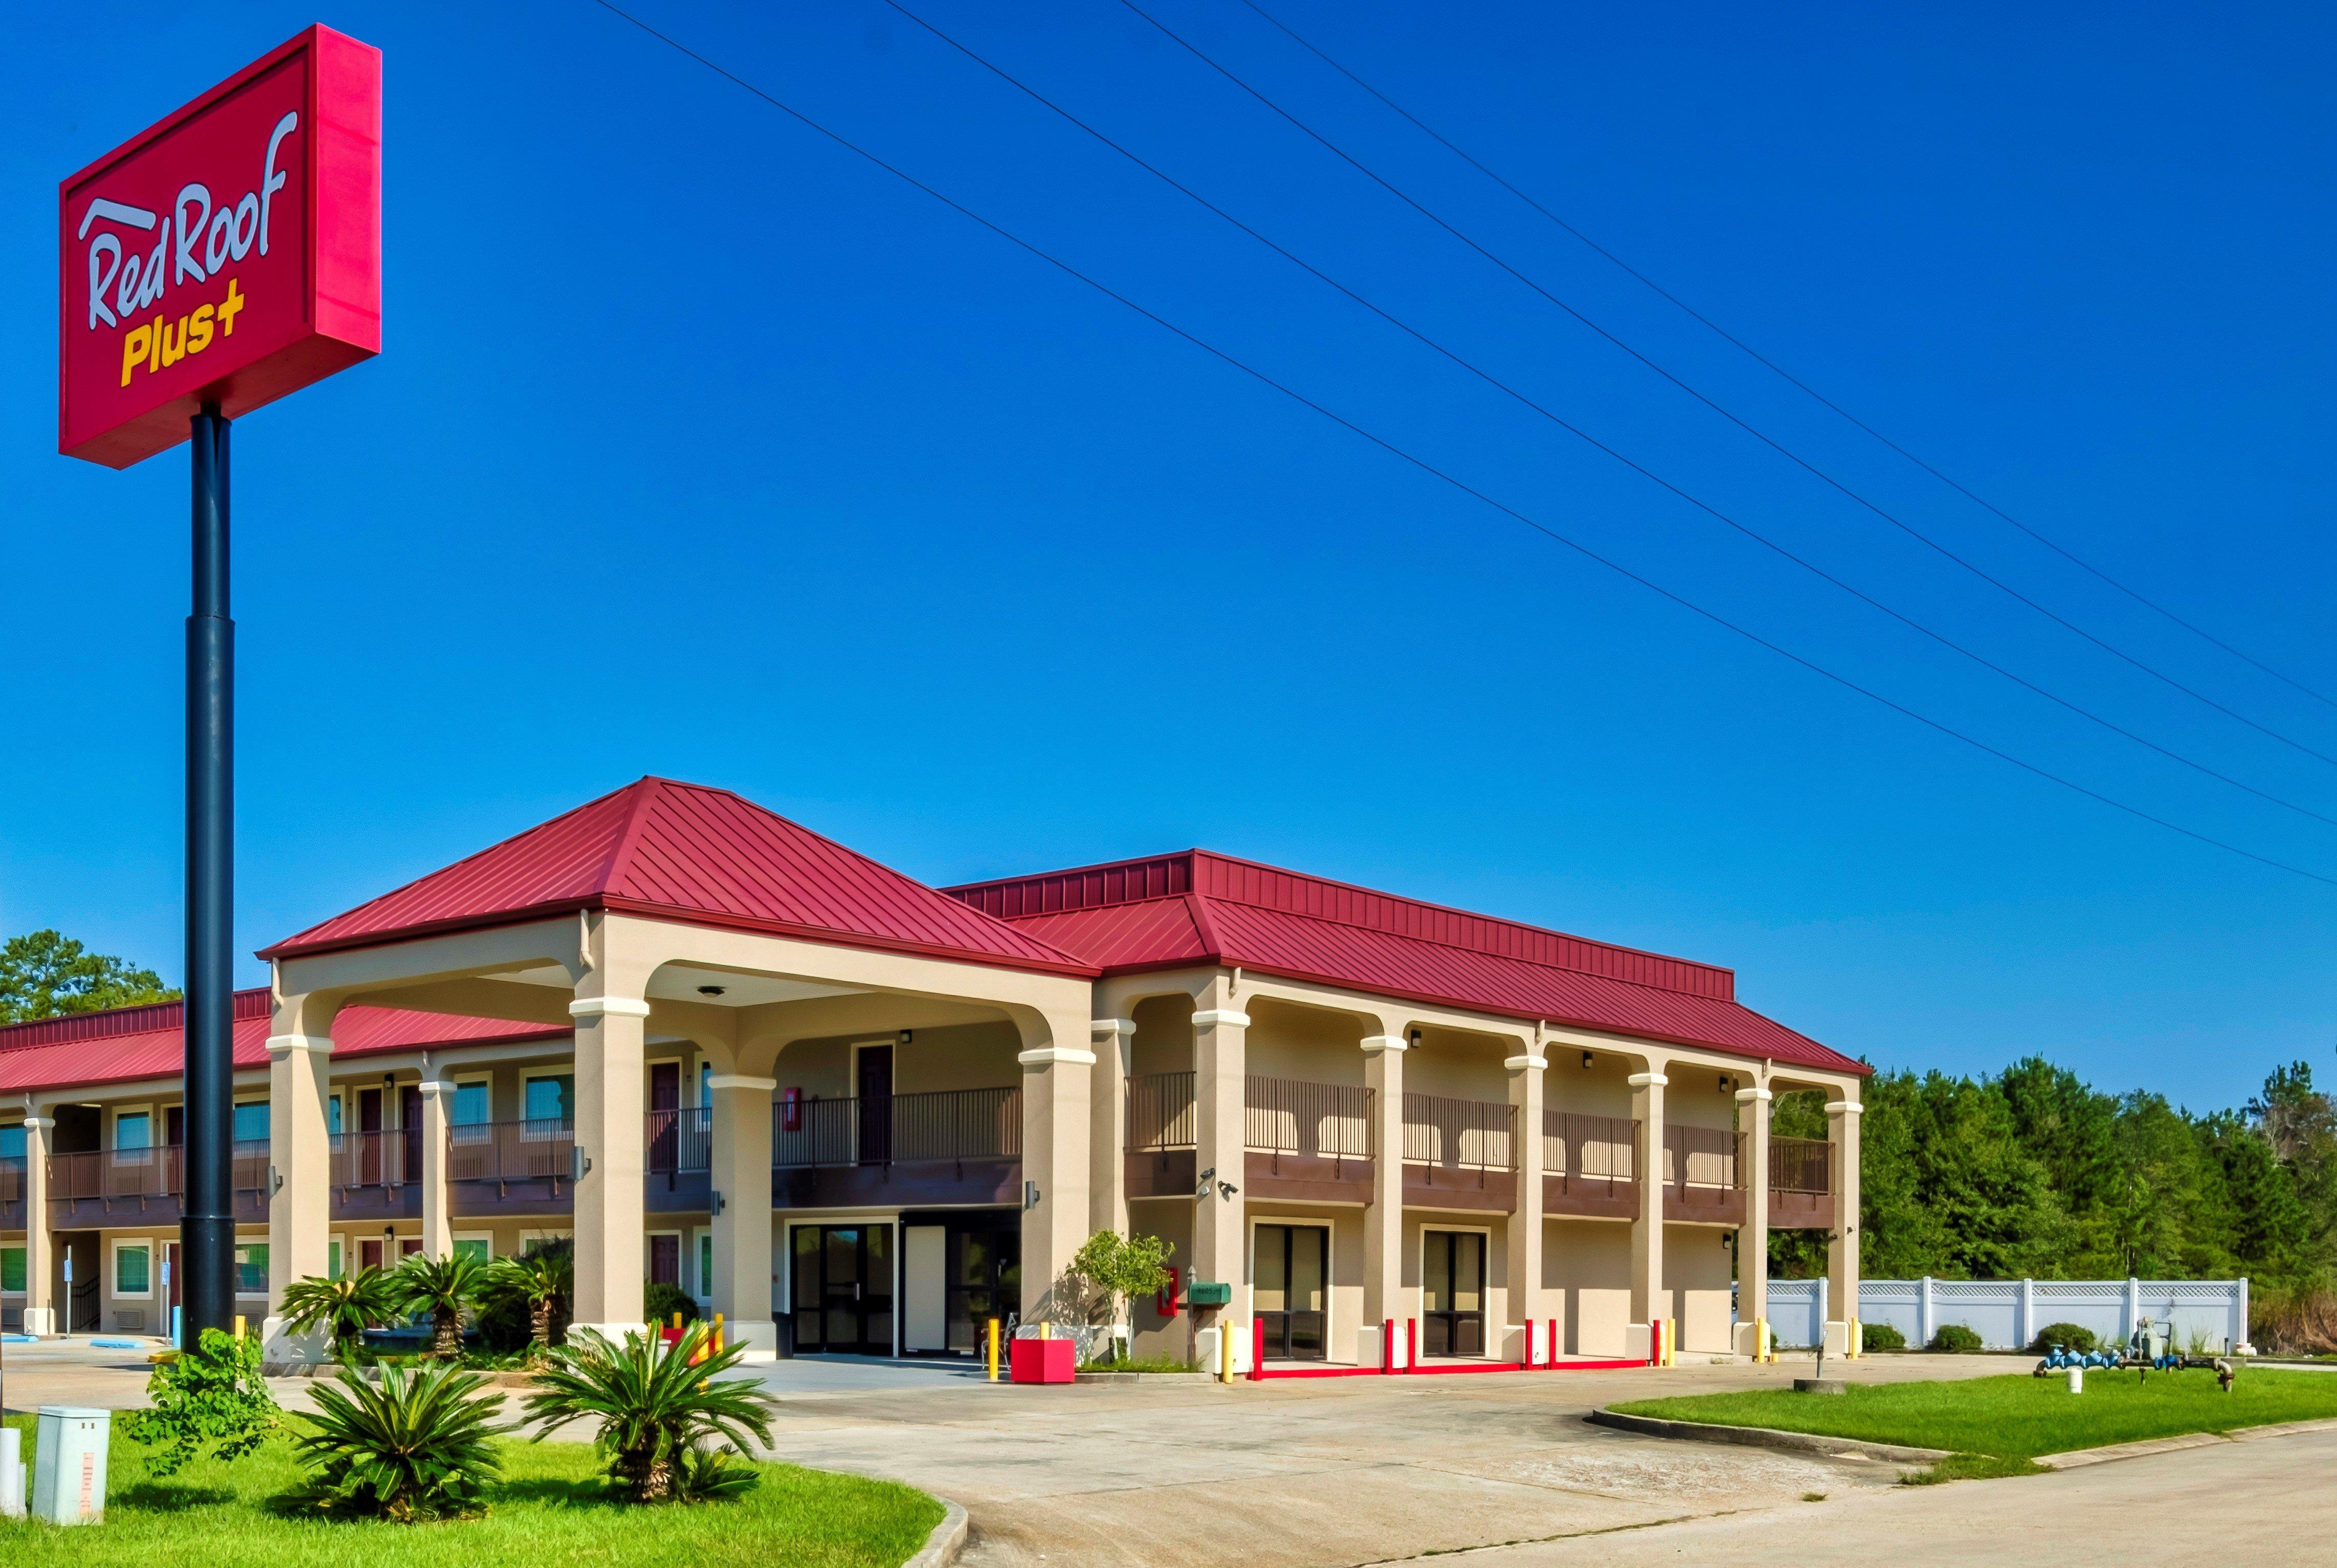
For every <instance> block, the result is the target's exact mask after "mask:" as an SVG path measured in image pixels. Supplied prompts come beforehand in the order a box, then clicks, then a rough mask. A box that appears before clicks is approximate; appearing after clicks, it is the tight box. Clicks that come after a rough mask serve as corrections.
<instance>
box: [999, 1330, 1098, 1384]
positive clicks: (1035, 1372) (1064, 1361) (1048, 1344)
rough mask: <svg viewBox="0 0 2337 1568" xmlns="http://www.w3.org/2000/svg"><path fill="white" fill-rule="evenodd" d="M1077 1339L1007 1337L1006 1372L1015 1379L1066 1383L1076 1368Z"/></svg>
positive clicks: (1077, 1363) (1024, 1381)
mask: <svg viewBox="0 0 2337 1568" xmlns="http://www.w3.org/2000/svg"><path fill="white" fill-rule="evenodd" d="M1079 1351H1080V1342H1079V1341H1078V1340H1076V1339H1010V1340H1008V1341H1007V1342H1006V1373H1007V1377H1008V1378H1009V1379H1010V1380H1011V1381H1012V1382H1016V1383H1069V1382H1070V1381H1071V1379H1072V1377H1073V1376H1074V1375H1075V1374H1076V1373H1077V1372H1078V1370H1079V1364H1080V1362H1079Z"/></svg>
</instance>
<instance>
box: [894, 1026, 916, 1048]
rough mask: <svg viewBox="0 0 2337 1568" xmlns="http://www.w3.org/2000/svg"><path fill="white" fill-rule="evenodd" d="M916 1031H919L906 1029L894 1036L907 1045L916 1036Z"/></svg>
mask: <svg viewBox="0 0 2337 1568" xmlns="http://www.w3.org/2000/svg"><path fill="white" fill-rule="evenodd" d="M916 1033H917V1032H916V1031H915V1030H914V1029H904V1030H902V1031H901V1032H900V1034H896V1035H895V1036H894V1038H895V1039H896V1040H898V1041H899V1042H900V1043H901V1044H904V1045H906V1044H908V1043H909V1042H910V1041H911V1040H912V1039H914V1038H915V1037H916Z"/></svg>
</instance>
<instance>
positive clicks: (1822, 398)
mask: <svg viewBox="0 0 2337 1568" xmlns="http://www.w3.org/2000/svg"><path fill="white" fill-rule="evenodd" d="M1241 3H1242V4H1243V5H1247V6H1248V7H1249V8H1250V9H1251V10H1252V11H1255V12H1256V13H1257V15H1259V16H1261V17H1263V18H1264V19H1265V20H1266V22H1267V23H1268V24H1270V25H1272V26H1273V27H1274V28H1275V29H1276V31H1278V32H1280V33H1281V34H1284V35H1285V36H1286V37H1287V38H1289V39H1290V41H1291V42H1293V43H1294V44H1297V45H1298V46H1299V47H1300V48H1302V49H1304V50H1305V51H1306V52H1307V53H1308V54H1312V55H1314V56H1315V58H1316V59H1317V60H1320V61H1321V62H1323V64H1325V65H1328V66H1329V67H1330V68H1331V69H1332V70H1334V71H1336V72H1337V73H1339V74H1340V75H1342V76H1345V78H1346V79H1347V80H1348V81H1350V82H1353V83H1354V84H1355V85H1356V86H1358V87H1360V88H1362V89H1363V90H1364V92H1366V93H1370V94H1371V95H1372V96H1373V97H1374V98H1376V99H1378V100H1379V101H1380V102H1381V103H1384V104H1385V105H1387V107H1388V108H1390V109H1392V110H1393V111H1394V112H1395V113H1397V114H1398V115H1400V116H1401V117H1402V118H1403V119H1405V120H1407V121H1409V122H1411V123H1412V124H1413V126H1414V127H1416V128H1417V129H1418V130H1419V131H1420V132H1422V133H1423V135H1425V136H1427V137H1428V138H1429V139H1430V140H1431V141H1433V142H1435V143H1436V144H1437V145H1438V146H1440V147H1442V148H1443V149H1444V150H1445V151H1446V152H1450V153H1452V155H1453V156H1454V157H1455V158H1458V159H1460V160H1461V162H1463V163H1466V164H1467V165H1469V167H1470V168H1472V169H1474V170H1475V171H1477V172H1478V173H1480V174H1482V175H1483V176H1484V177H1485V178H1486V179H1488V180H1491V181H1492V182H1493V183H1494V184H1496V185H1499V186H1500V187H1501V189H1502V190H1504V191H1508V192H1509V193H1510V194H1511V195H1512V196H1514V197H1516V198H1517V199H1518V200H1519V201H1522V202H1524V203H1525V204H1526V205H1527V206H1529V207H1530V208H1532V209H1533V210H1534V211H1537V212H1539V213H1540V214H1541V215H1542V216H1543V217H1545V218H1547V219H1549V220H1550V221H1551V222H1552V223H1555V224H1557V225H1558V226H1559V228H1560V229H1562V230H1565V231H1566V232H1567V233H1569V234H1570V235H1572V236H1573V237H1574V238H1575V239H1577V240H1580V241H1581V242H1582V243H1583V244H1584V245H1585V246H1587V247H1588V248H1589V250H1591V251H1592V252H1594V253H1595V254H1597V255H1598V256H1599V257H1601V258H1603V259H1604V260H1608V261H1610V262H1612V263H1613V264H1614V265H1615V266H1616V267H1618V268H1619V269H1620V270H1622V271H1623V272H1624V273H1626V274H1627V275H1628V276H1629V277H1630V278H1631V279H1634V280H1635V281H1637V282H1638V283H1640V284H1642V285H1644V286H1645V287H1646V288H1648V289H1649V290H1651V291H1652V292H1654V293H1655V295H1656V296H1657V298H1659V299H1663V300H1664V301H1665V302H1666V303H1667V304H1669V305H1671V306H1673V307H1675V308H1676V309H1679V310H1680V311H1681V312H1683V313H1684V314H1686V315H1687V317H1688V319H1691V320H1693V321H1695V322H1696V323H1697V325H1699V326H1701V327H1703V328H1706V330H1708V331H1710V332H1711V333H1713V334H1714V335H1715V336H1716V337H1717V338H1720V339H1721V341H1723V342H1725V343H1726V344H1728V345H1729V346H1730V347H1731V348H1736V349H1737V350H1739V351H1740V352H1742V353H1744V354H1745V355H1746V356H1747V357H1749V358H1751V359H1752V360H1753V361H1754V362H1755V364H1757V365H1759V366H1761V367H1762V368H1764V369H1765V370H1768V371H1769V372H1770V373H1772V374H1773V375H1775V376H1777V377H1780V378H1781V379H1783V380H1784V381H1785V382H1786V383H1787V384H1788V385H1789V386H1791V387H1794V389H1795V390H1797V391H1799V392H1801V393H1803V394H1804V396H1806V397H1810V398H1811V399H1812V400H1814V402H1816V403H1817V404H1818V405H1819V407H1823V408H1824V409H1826V410H1827V411H1829V412H1830V413H1833V414H1834V415H1836V416H1838V417H1841V418H1842V419H1843V420H1845V421H1847V422H1848V423H1849V424H1850V425H1852V426H1853V427H1855V428H1856V429H1858V430H1860V431H1863V433H1865V434H1866V435H1868V436H1873V438H1874V439H1875V440H1876V441H1879V442H1881V443H1882V445H1883V446H1887V447H1889V448H1890V449H1891V450H1892V452H1895V453H1897V454H1898V455H1899V456H1901V457H1903V458H1905V459H1906V460H1907V461H1908V462H1910V463H1912V464H1913V465H1914V466H1916V467H1918V468H1921V470H1922V471H1923V472H1924V473H1926V474H1929V475H1931V477H1932V478H1934V479H1936V480H1938V481H1939V482H1940V483H1941V484H1942V485H1946V486H1947V487H1948V488H1949V489H1951V490H1953V491H1954V492H1955V493H1956V494H1957V495H1961V496H1962V497H1963V498H1964V499H1965V500H1967V501H1970V502H1971V503H1972V504H1973V505H1976V506H1979V507H1980V508H1982V509H1983V510H1985V511H1988V512H1991V513H1994V514H1995V515H1997V516H1998V517H2000V518H2002V519H2003V520H2004V521H2005V522H2007V523H2009V524H2012V526H2014V527H2015V528H2018V529H2019V530H2020V532H2022V533H2023V534H2028V535H2029V537H2030V538H2031V539H2034V540H2035V541H2037V543H2038V544H2042V545H2043V546H2045V548H2047V549H2048V550H2050V551H2051V552H2053V554H2056V555H2058V556H2060V557H2061V558H2062V559H2063V560H2065V561H2067V562H2068V563H2069V564H2072V565H2074V566H2077V567H2079V568H2081V569H2083V570H2084V571H2087V572H2089V573H2092V574H2093V575H2094V576H2096V577H2097V578H2099V579H2100V580H2101V581H2102V582H2104V583H2108V584H2109V585H2110V586H2111V587H2113V588H2115V589H2117V591H2118V592H2119V593H2123V594H2125V595H2126V596H2127V598H2129V599H2131V600H2133V601H2134V602H2135V603H2137V604H2140V605H2142V606H2143V607H2144V608H2146V609H2147V610H2151V611H2154V612H2156V613H2158V614H2160V615H2163V616H2165V617H2166V619H2167V620H2169V621H2171V622H2174V623H2175V624H2176V625H2177V626H2180V627H2181V628H2183V630H2184V631H2185V632H2190V633H2191V634H2192V635H2193V636H2195V637H2197V638H2200V639H2201V640H2203V641H2205V642H2210V643H2213V644H2214V645H2215V647H2218V648H2220V649H2222V650H2223V651H2224V652H2226V653H2229V654H2230V655H2231V656H2232V657H2233V658H2234V659H2237V660H2239V661H2240V662H2242V663H2244V664H2248V665H2253V666H2254V668H2256V669H2257V670H2260V671H2263V672H2264V673H2265V674H2267V675H2269V676H2271V677H2272V678H2273V680H2275V681H2281V682H2283V684H2285V685H2289V686H2293V687H2294V688H2295V689H2296V690H2297V691H2302V692H2303V693H2304V694H2305V695H2306V696H2307V697H2310V698H2312V699H2313V701H2316V702H2323V703H2326V704H2328V705H2329V706H2330V707H2332V708H2337V698H2330V697H2326V696H2323V695H2322V693H2321V692H2319V691H2314V690H2313V688H2312V687H2310V686H2307V685H2306V684H2304V682H2303V681H2299V680H2297V679H2295V678H2294V677H2293V676H2291V675H2286V674H2283V673H2282V672H2281V671H2278V670H2275V669H2273V667H2272V666H2271V665H2269V664H2266V663H2265V662H2263V661H2262V660H2260V659H2257V658H2254V656H2252V655H2250V654H2247V653H2244V652H2241V651H2240V650H2239V649H2237V648H2234V647H2233V646H2232V645H2231V644H2230V643H2229V642H2225V641H2224V640H2223V639H2222V638H2220V637H2218V636H2216V635H2215V633H2214V632H2209V631H2206V630H2205V628H2203V627H2200V626H2197V625H2195V624H2194V623H2193V622H2189V621H2186V620H2185V619H2184V618H2183V617H2182V616H2180V615H2177V614H2176V613H2175V612H2174V611H2172V610H2169V609H2168V608H2167V607H2166V605H2164V604H2161V603H2158V602H2157V601H2156V600H2155V599H2151V598H2147V597H2146V596H2145V595H2144V594H2142V593H2138V592H2137V591H2136V590H2135V589H2133V588H2130V587H2128V586H2127V584H2126V583H2121V582H2119V581H2118V580H2117V578H2115V577H2113V576H2111V575H2110V574H2109V573H2107V572H2105V571H2103V570H2102V569H2101V568H2100V567H2098V566H2096V565H2095V564H2093V563H2091V562H2089V561H2087V560H2085V559H2084V558H2083V557H2081V556H2079V555H2078V554H2074V553H2073V552H2071V551H2069V550H2067V549H2065V548H2063V547H2062V546H2061V545H2059V544H2056V543H2055V542H2054V541H2053V540H2051V539H2049V538H2047V537H2046V536H2045V535H2044V534H2040V533H2039V532H2038V531H2037V530H2036V529H2034V528H2032V527H2030V526H2029V524H2026V523H2023V522H2022V521H2021V520H2020V519H2019V518H2018V517H2015V516H2014V515H2012V514H2011V513H2009V512H2007V511H2005V510H2004V509H2003V508H2002V507H2000V506H1999V505H1996V503H1994V502H1993V501H1990V500H1989V499H1988V498H1987V497H1985V496H1982V495H1976V494H1974V493H1973V492H1972V491H1971V490H1970V489H1969V488H1967V487H1966V486H1965V485H1962V484H1961V483H1960V482H1958V481H1957V480H1955V479H1952V478H1951V477H1949V476H1948V475H1945V474H1943V473H1941V471H1940V470H1939V469H1937V468H1935V467H1933V466H1931V464H1930V463H1928V462H1926V461H1924V460H1923V459H1922V458H1921V457H1919V456H1916V455H1915V454H1914V453H1912V452H1911V451H1909V450H1908V449H1907V448H1906V447H1904V446H1901V445H1900V444H1899V443H1898V442H1896V441H1894V440H1892V438H1891V437H1890V436H1885V435H1884V434H1883V433H1882V431H1880V430H1878V429H1876V428H1875V427H1874V426H1872V425H1869V424H1868V423H1867V422H1866V421H1865V420H1863V419H1861V418H1860V417H1858V416H1857V415H1855V414H1853V413H1852V412H1851V411H1850V410H1849V409H1847V408H1844V407H1843V406H1842V405H1840V404H1839V403H1836V402H1835V401H1834V400H1833V398H1831V397H1827V396H1826V395H1825V394H1824V393H1823V392H1820V391H1819V390H1818V389H1817V388H1816V387H1813V386H1811V385H1810V384H1809V383H1808V382H1806V381H1804V380H1803V379H1802V378H1801V377H1798V376H1795V375H1794V373H1793V372H1792V371H1790V370H1788V369H1786V368H1785V367H1784V366H1782V365H1780V364H1778V363H1777V362H1776V361H1775V360H1774V359H1771V358H1769V357H1768V356H1767V355H1765V354H1764V353H1762V352H1761V351H1760V350H1759V349H1757V348H1754V347H1753V346H1752V345H1751V344H1749V343H1747V342H1745V340H1744V339H1743V338H1739V337H1737V336H1736V334H1735V333H1733V332H1731V331H1729V330H1728V329H1727V328H1725V327H1723V326H1721V325H1720V323H1719V322H1717V321H1715V320H1713V319H1711V318H1710V317H1708V316H1706V315H1705V314H1704V312H1702V311H1700V310H1698V309H1697V308H1696V307H1695V306H1693V305H1690V304H1689V303H1688V302H1687V300H1685V299H1681V298H1680V297H1679V296H1678V295H1677V294H1674V293H1673V292H1672V291H1671V290H1670V289H1666V288H1665V287H1664V286H1663V285H1662V284H1660V283H1658V282H1657V281H1656V280H1655V279H1652V278H1650V277H1648V275H1647V274H1646V273H1644V272H1642V271H1640V270H1638V268H1636V267H1634V266H1632V265H1631V264H1630V263H1629V262H1628V261H1626V260H1623V258H1621V257H1620V256H1618V255H1617V254H1615V252H1614V251H1612V250H1609V249H1607V247H1606V246H1604V245H1601V244H1600V243H1599V241H1598V240H1593V239H1592V238H1591V237H1590V236H1589V235H1588V234H1586V233H1584V232H1583V231H1582V230H1579V229H1578V228H1576V227H1575V226H1574V225H1573V224H1571V223H1569V222H1568V221H1567V220H1565V219H1563V218H1561V217H1560V216H1559V215H1558V214H1557V213H1555V212H1553V211H1550V209H1549V208H1548V207H1545V206H1543V205H1542V204H1541V203H1540V201H1535V200H1534V199H1533V198H1532V197H1531V196H1529V195H1527V194H1526V193H1525V192H1524V191H1521V190H1520V189H1518V187H1517V186H1515V185H1513V184H1511V182H1510V181H1507V180H1505V179H1503V178H1502V177H1501V175H1500V174H1498V173H1496V172H1494V171H1492V170H1491V169H1489V168H1487V167H1486V166H1485V165H1484V164H1483V163H1482V162H1479V161H1478V160H1477V159H1475V158H1473V157H1472V156H1471V155H1470V154H1469V153H1468V152H1464V151H1463V150H1462V148H1460V147H1459V146H1457V145H1456V144H1454V142H1452V140H1451V139H1450V138H1448V137H1447V136H1445V135H1444V134H1443V133H1442V132H1439V131H1438V130H1437V129H1436V128H1435V127H1433V126H1432V125H1430V124H1429V123H1428V122H1426V121H1424V120H1423V119H1421V117H1420V116H1419V115H1417V114H1414V113H1413V112H1412V111H1411V110H1409V109H1407V108H1405V107H1404V106H1403V104H1401V103H1397V102H1396V101H1395V100H1394V99H1393V98H1391V97H1389V96H1388V95H1387V94H1386V93H1383V92H1381V91H1380V90H1379V89H1378V88H1376V87H1374V86H1373V85H1372V84H1371V83H1368V82H1366V81H1364V79H1363V78H1362V77H1361V76H1358V75H1356V74H1355V73H1354V72H1353V71H1350V70H1349V69H1347V67H1346V66H1345V65H1343V64H1340V63H1339V62H1338V61H1336V60H1334V59H1333V58H1331V56H1330V55H1328V54H1325V53H1324V52H1323V51H1322V50H1321V49H1319V48H1317V47H1316V46H1315V44H1312V43H1310V42H1309V41H1308V40H1307V39H1306V38H1305V37H1304V36H1302V35H1301V34H1299V33H1297V32H1296V30H1294V29H1293V28H1292V27H1291V26H1290V25H1288V24H1287V23H1286V22H1284V21H1283V20H1282V19H1281V18H1280V17H1278V16H1276V15H1274V14H1273V13H1272V12H1270V11H1268V10H1266V7H1264V6H1263V5H1258V4H1257V0H1241Z"/></svg>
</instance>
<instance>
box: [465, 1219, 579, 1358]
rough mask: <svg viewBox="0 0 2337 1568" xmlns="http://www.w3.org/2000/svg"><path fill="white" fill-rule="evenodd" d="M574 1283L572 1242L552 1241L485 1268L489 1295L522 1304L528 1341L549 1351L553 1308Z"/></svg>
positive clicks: (574, 1265)
mask: <svg viewBox="0 0 2337 1568" xmlns="http://www.w3.org/2000/svg"><path fill="white" fill-rule="evenodd" d="M575 1282H576V1247H575V1243H573V1242H572V1241H566V1240H561V1241H552V1242H547V1243H545V1244H544V1245H543V1246H540V1247H534V1248H531V1249H529V1250H527V1251H525V1252H523V1253H521V1254H520V1255H519V1256H518V1257H516V1258H505V1259H502V1260H500V1261H499V1262H497V1263H496V1264H495V1266H494V1269H491V1270H490V1271H489V1274H488V1279H487V1291H488V1294H489V1295H490V1296H491V1297H494V1298H499V1299H504V1300H511V1301H518V1302H519V1303H521V1304H522V1305H523V1306H524V1307H526V1308H527V1335H528V1341H529V1343H530V1344H531V1345H533V1347H534V1348H536V1349H537V1350H539V1351H549V1350H550V1349H551V1348H552V1312H553V1308H556V1307H558V1306H559V1305H560V1303H561V1302H562V1301H563V1300H564V1299H567V1297H568V1295H569V1293H570V1291H571V1290H572V1289H574V1288H575Z"/></svg>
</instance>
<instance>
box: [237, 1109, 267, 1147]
mask: <svg viewBox="0 0 2337 1568" xmlns="http://www.w3.org/2000/svg"><path fill="white" fill-rule="evenodd" d="M235 1141H236V1142H239V1143H265V1142H268V1102H267V1101H265V1100H254V1101H251V1102H249V1103H247V1104H242V1105H239V1106H237V1107H236V1108H235Z"/></svg>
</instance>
